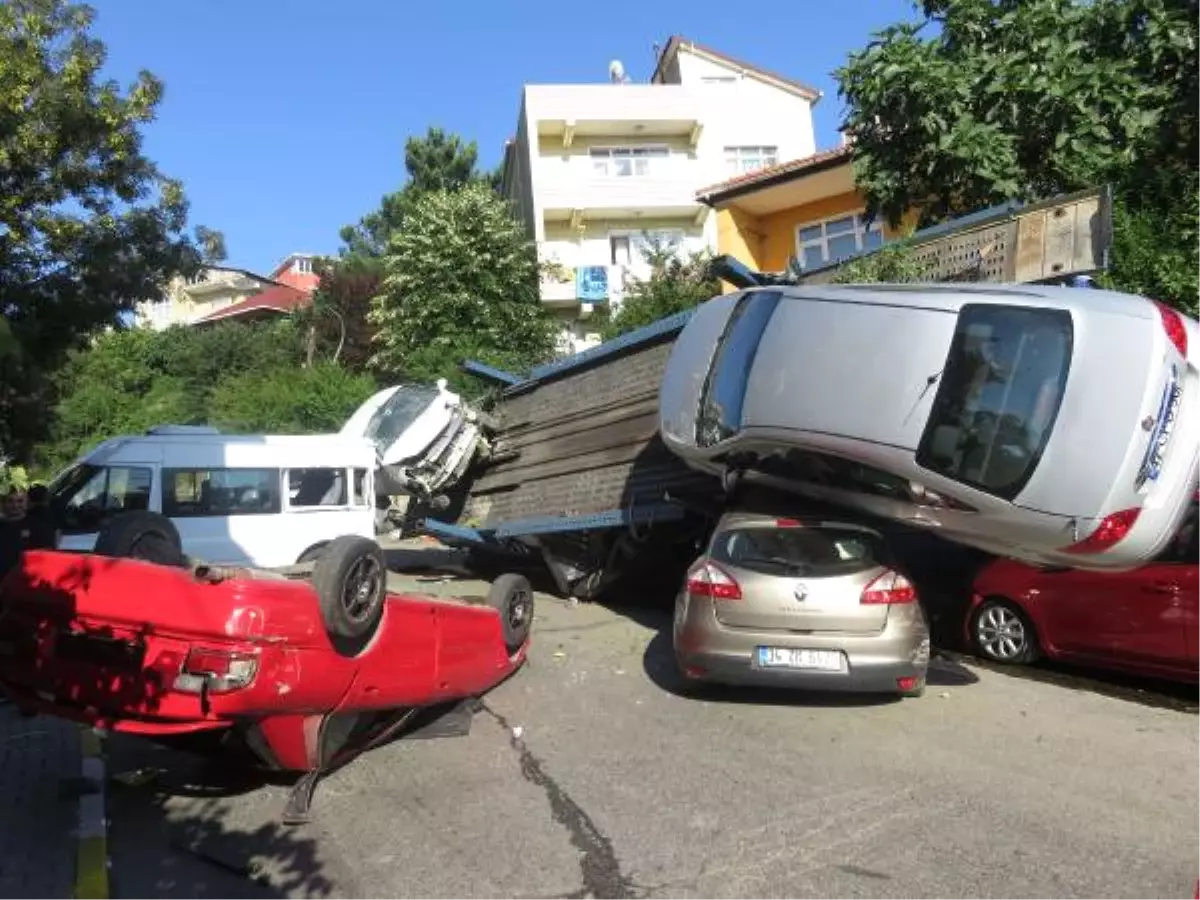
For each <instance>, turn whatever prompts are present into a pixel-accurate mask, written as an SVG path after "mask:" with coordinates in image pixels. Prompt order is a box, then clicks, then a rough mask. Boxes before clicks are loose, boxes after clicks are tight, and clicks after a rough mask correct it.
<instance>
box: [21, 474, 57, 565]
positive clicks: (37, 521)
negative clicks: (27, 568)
mask: <svg viewBox="0 0 1200 900" xmlns="http://www.w3.org/2000/svg"><path fill="white" fill-rule="evenodd" d="M57 546H58V525H57V523H56V522H55V521H54V511H53V510H52V509H51V508H50V491H49V490H48V489H47V488H46V486H45V485H44V484H35V485H33V487H31V488H30V489H29V494H28V510H27V511H26V513H25V549H26V550H53V549H55V548H56V547H57Z"/></svg>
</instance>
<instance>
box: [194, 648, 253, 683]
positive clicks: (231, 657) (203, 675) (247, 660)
mask: <svg viewBox="0 0 1200 900" xmlns="http://www.w3.org/2000/svg"><path fill="white" fill-rule="evenodd" d="M257 672H258V659H257V654H254V653H236V652H232V651H229V650H212V649H208V648H203V647H196V648H193V649H192V650H190V651H188V655H187V659H186V660H184V663H183V668H182V670H181V671H180V673H179V675H177V676H176V677H175V690H177V691H183V692H185V693H189V694H199V693H201V692H202V691H204V690H205V689H206V686H207V690H208V692H209V693H210V694H221V693H227V692H229V691H236V690H240V689H242V688H244V687H246V686H247V685H249V684H250V682H252V681H253V680H254V676H255V674H257Z"/></svg>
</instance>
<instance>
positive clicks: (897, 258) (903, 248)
mask: <svg viewBox="0 0 1200 900" xmlns="http://www.w3.org/2000/svg"><path fill="white" fill-rule="evenodd" d="M926 277H927V272H926V269H925V266H924V265H923V264H921V263H920V262H918V261H917V259H916V258H915V257H914V256H913V252H912V248H911V247H910V246H909V245H908V243H907V242H905V241H895V242H893V243H890V244H885V245H884V246H883V247H881V248H880V249H879V250H876V251H875V252H874V253H872V254H870V255H869V256H859V257H855V258H854V259H851V260H849V261H848V262H846V263H844V264H843V265H841V266H839V267H838V268H837V270H836V271H835V272H834V275H833V279H832V280H833V283H834V284H872V283H879V282H885V283H889V284H904V283H911V282H916V281H923V280H925V279H926Z"/></svg>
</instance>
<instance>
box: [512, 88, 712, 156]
mask: <svg viewBox="0 0 1200 900" xmlns="http://www.w3.org/2000/svg"><path fill="white" fill-rule="evenodd" d="M706 97H707V100H708V102H709V103H711V101H712V94H711V93H709V94H707V95H705V94H704V93H703V92H702V91H700V90H697V89H696V88H688V87H683V86H682V85H661V84H660V85H656V84H563V85H552V84H543V85H530V86H529V87H527V88H526V89H525V106H526V110H527V112H528V115H529V119H530V122H531V123H532V127H533V130H535V131H536V133H537V134H538V135H539V136H540V137H555V138H560V139H561V141H562V146H563V147H570V146H571V144H572V142H573V141H574V139H575V137H576V136H577V135H578V136H587V137H601V136H604V137H613V136H626V137H629V136H636V137H639V138H649V137H671V136H681V135H682V136H686V137H687V139H688V141H689V144H690V146H691V147H693V148H694V147H695V146H696V143H697V142H698V141H699V139H700V132H701V130H702V128H703V112H704V108H705V99H706Z"/></svg>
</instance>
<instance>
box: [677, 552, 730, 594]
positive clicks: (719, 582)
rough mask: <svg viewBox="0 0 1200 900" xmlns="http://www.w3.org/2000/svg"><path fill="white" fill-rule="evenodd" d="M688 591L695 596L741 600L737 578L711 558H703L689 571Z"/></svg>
mask: <svg viewBox="0 0 1200 900" xmlns="http://www.w3.org/2000/svg"><path fill="white" fill-rule="evenodd" d="M687 592H688V593H689V594H691V595H692V596H693V597H712V598H713V599H714V600H741V599H742V588H741V586H740V585H739V584H738V583H737V580H736V579H735V578H734V577H733V576H732V575H730V574H729V573H728V572H726V571H725V570H724V569H722V568H721V567H720V566H718V565H717V564H716V563H715V562H713V561H712V560H710V559H702V560H700V562H698V563H697V564H696V565H695V566H694V567H693V568H692V570H691V571H690V572H688V580H687Z"/></svg>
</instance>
